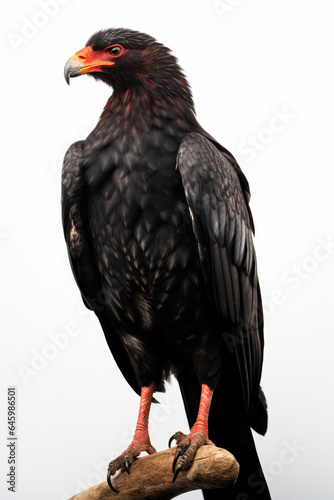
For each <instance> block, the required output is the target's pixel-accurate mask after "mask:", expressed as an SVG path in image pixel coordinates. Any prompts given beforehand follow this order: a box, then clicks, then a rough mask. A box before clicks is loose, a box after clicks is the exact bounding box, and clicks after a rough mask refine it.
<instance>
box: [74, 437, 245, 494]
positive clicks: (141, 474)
mask: <svg viewBox="0 0 334 500" xmlns="http://www.w3.org/2000/svg"><path fill="white" fill-rule="evenodd" d="M175 450H176V448H172V449H170V450H164V451H160V452H159V453H154V454H152V455H147V456H144V457H141V458H139V459H137V460H135V462H134V463H133V464H132V465H131V473H130V476H129V475H128V474H127V473H126V472H121V473H119V474H118V475H117V476H115V478H114V479H113V480H112V483H113V486H114V487H115V489H116V490H117V491H119V493H115V492H113V491H111V490H110V488H109V486H108V485H107V482H106V481H105V482H103V483H100V484H97V485H96V486H93V487H92V488H89V489H88V490H85V491H82V492H81V493H79V494H78V495H75V496H74V497H72V498H70V499H69V500H116V499H117V500H129V498H133V499H135V500H169V499H171V498H174V497H176V496H177V495H180V494H181V493H186V492H187V491H192V490H199V489H212V488H227V487H228V486H232V485H233V484H234V483H235V482H236V480H237V478H238V474H239V464H238V462H237V461H236V459H235V458H234V456H233V455H231V453H229V452H228V451H226V450H223V449H221V448H216V446H211V445H210V446H209V445H206V446H202V447H201V448H200V449H199V450H198V451H197V453H196V456H195V459H194V462H193V464H192V466H191V468H190V469H189V470H187V471H181V472H180V474H179V475H178V478H177V479H176V481H175V483H173V482H172V479H173V472H172V464H173V459H174V455H175ZM106 473H107V471H106Z"/></svg>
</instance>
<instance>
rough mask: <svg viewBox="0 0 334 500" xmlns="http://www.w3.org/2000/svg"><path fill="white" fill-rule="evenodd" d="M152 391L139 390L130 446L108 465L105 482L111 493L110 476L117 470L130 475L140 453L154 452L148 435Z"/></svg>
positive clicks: (152, 388) (146, 388) (144, 388)
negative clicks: (134, 425)
mask: <svg viewBox="0 0 334 500" xmlns="http://www.w3.org/2000/svg"><path fill="white" fill-rule="evenodd" d="M154 391H155V386H154V385H150V386H149V387H142V388H141V395H140V406H139V414H138V419H137V426H136V430H135V433H134V436H133V439H132V441H131V444H130V445H129V446H128V447H127V449H126V450H125V451H124V452H123V453H122V454H121V455H119V457H117V458H115V460H112V461H111V462H110V464H109V467H108V475H107V482H108V484H109V487H110V488H111V489H112V490H113V491H116V490H115V488H114V487H113V486H112V483H111V479H110V478H111V476H113V475H114V474H115V473H116V472H117V471H118V470H119V469H122V470H123V471H126V472H127V473H128V474H130V465H131V464H132V463H133V462H134V460H135V458H137V457H138V455H140V453H141V452H142V451H146V452H147V453H149V454H151V453H155V452H156V450H155V448H154V447H153V446H152V445H151V441H150V436H149V433H148V418H149V413H150V407H151V402H152V397H153V393H154Z"/></svg>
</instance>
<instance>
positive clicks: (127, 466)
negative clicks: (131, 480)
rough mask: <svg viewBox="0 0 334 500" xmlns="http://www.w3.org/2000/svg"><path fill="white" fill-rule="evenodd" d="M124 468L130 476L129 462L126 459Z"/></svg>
mask: <svg viewBox="0 0 334 500" xmlns="http://www.w3.org/2000/svg"><path fill="white" fill-rule="evenodd" d="M124 467H125V470H126V472H127V473H128V474H129V476H130V466H129V460H128V459H126V460H125V462H124Z"/></svg>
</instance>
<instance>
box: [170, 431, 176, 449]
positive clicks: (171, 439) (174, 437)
mask: <svg viewBox="0 0 334 500" xmlns="http://www.w3.org/2000/svg"><path fill="white" fill-rule="evenodd" d="M174 439H176V434H173V435H172V437H171V438H170V439H169V441H168V448H171V447H172V446H171V445H172V441H173V440H174Z"/></svg>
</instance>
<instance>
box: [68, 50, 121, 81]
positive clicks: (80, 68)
mask: <svg viewBox="0 0 334 500" xmlns="http://www.w3.org/2000/svg"><path fill="white" fill-rule="evenodd" d="M114 64H115V63H114V62H113V61H110V59H109V56H108V54H107V53H106V52H104V51H102V50H98V51H94V50H93V48H92V47H91V46H90V45H89V46H88V47H84V48H83V49H81V50H79V51H78V52H76V53H75V54H74V56H72V57H70V59H69V60H68V61H67V63H66V64H65V68H64V77H65V80H66V82H67V83H68V85H69V84H70V78H74V77H76V76H80V75H84V74H85V73H94V72H95V73H103V69H102V66H113V65H114Z"/></svg>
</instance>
